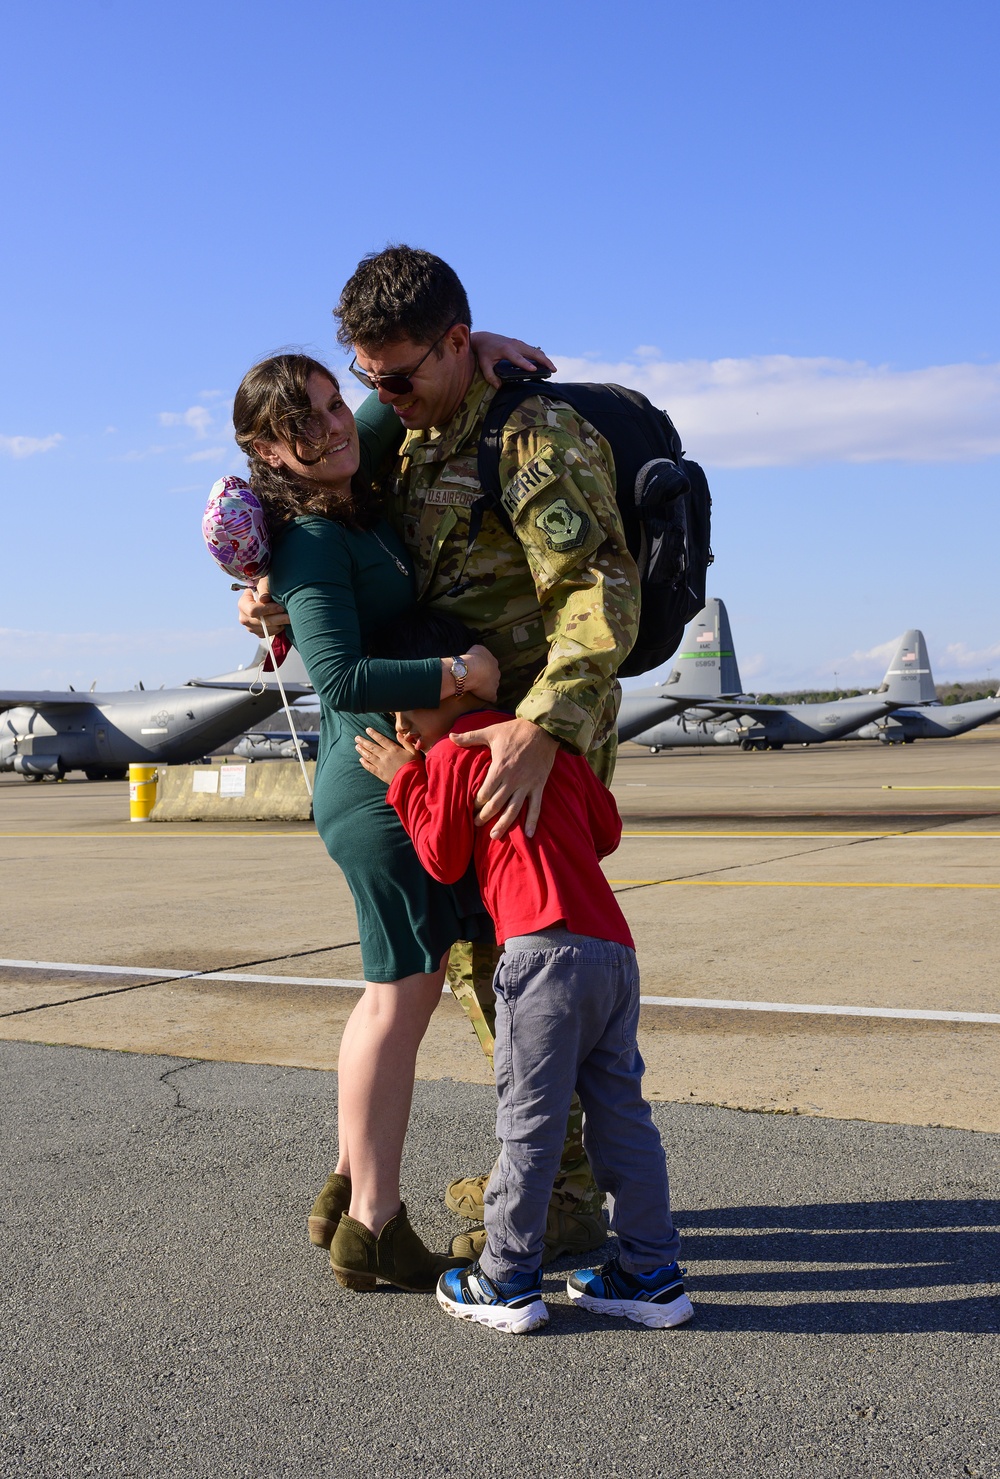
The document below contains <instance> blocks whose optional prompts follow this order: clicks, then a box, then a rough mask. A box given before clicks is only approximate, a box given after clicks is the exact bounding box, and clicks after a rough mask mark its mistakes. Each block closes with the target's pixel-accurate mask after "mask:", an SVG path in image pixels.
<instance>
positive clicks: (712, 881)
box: [608, 878, 1000, 889]
mask: <svg viewBox="0 0 1000 1479" xmlns="http://www.w3.org/2000/svg"><path fill="white" fill-rule="evenodd" d="M608 882H609V883H610V884H612V885H614V886H616V887H619V888H651V887H653V886H655V887H657V888H966V889H969V888H972V889H1000V883H841V882H838V883H832V882H831V883H823V882H820V881H819V880H815V881H814V880H812V879H808V880H803V881H802V882H800V883H793V882H792V881H791V880H790V879H771V878H609V879H608Z"/></svg>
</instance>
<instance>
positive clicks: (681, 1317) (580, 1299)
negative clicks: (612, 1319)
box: [566, 1285, 694, 1330]
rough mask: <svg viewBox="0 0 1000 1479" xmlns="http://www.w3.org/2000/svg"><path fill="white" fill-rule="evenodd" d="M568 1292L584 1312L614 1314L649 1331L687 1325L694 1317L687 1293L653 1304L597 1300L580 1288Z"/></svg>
mask: <svg viewBox="0 0 1000 1479" xmlns="http://www.w3.org/2000/svg"><path fill="white" fill-rule="evenodd" d="M566 1293H567V1294H568V1295H569V1297H570V1299H571V1300H572V1301H573V1303H574V1304H578V1305H579V1306H580V1308H581V1309H584V1310H592V1311H593V1313H594V1314H595V1315H615V1316H617V1317H618V1318H619V1319H625V1320H631V1321H632V1323H633V1324H635V1325H645V1326H646V1329H647V1330H670V1329H672V1328H673V1327H674V1326H675V1325H686V1324H687V1322H688V1320H691V1319H693V1318H694V1306H693V1305H692V1303H691V1301H690V1299H688V1297H687V1295H686V1294H681V1295H679V1296H678V1297H677V1299H672V1300H671V1301H670V1303H669V1304H650V1303H649V1302H648V1301H646V1300H641V1299H595V1298H594V1297H593V1295H592V1294H584V1293H583V1291H582V1290H581V1289H571V1288H570V1287H569V1285H567V1286H566Z"/></svg>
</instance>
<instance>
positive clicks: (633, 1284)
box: [438, 1258, 694, 1330]
mask: <svg viewBox="0 0 1000 1479" xmlns="http://www.w3.org/2000/svg"><path fill="white" fill-rule="evenodd" d="M455 1277H456V1275H455V1274H451V1273H448V1274H445V1275H444V1276H443V1279H452V1278H455ZM457 1277H459V1278H461V1277H463V1276H462V1275H461V1274H459V1275H457ZM443 1279H442V1282H443ZM440 1287H441V1286H440V1284H439V1285H438V1289H439V1291H440ZM566 1293H567V1294H568V1295H569V1297H570V1299H572V1300H573V1302H574V1304H579V1305H581V1306H582V1307H583V1308H584V1309H585V1310H594V1311H595V1313H596V1314H599V1315H624V1316H625V1318H626V1319H627V1320H634V1321H635V1323H636V1324H637V1325H646V1326H648V1327H649V1328H650V1329H651V1330H665V1329H667V1328H668V1327H669V1326H671V1325H683V1324H684V1322H685V1320H690V1319H691V1317H692V1315H693V1314H694V1309H693V1308H692V1305H691V1301H690V1299H688V1297H687V1295H686V1294H685V1293H684V1285H683V1283H682V1282H681V1270H680V1269H679V1268H678V1267H677V1265H676V1263H670V1264H668V1265H667V1266H666V1268H658V1269H654V1270H653V1272H652V1273H650V1274H629V1273H626V1272H625V1270H624V1269H623V1268H622V1266H621V1264H620V1263H619V1262H618V1259H617V1258H612V1260H611V1262H610V1263H605V1264H603V1265H602V1267H601V1268H579V1269H577V1270H576V1272H575V1273H572V1274H570V1276H569V1278H568V1279H567V1280H566ZM438 1298H439V1299H440V1298H441V1295H440V1292H439V1293H438Z"/></svg>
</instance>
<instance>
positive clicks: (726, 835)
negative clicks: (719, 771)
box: [622, 831, 1000, 842]
mask: <svg viewBox="0 0 1000 1479" xmlns="http://www.w3.org/2000/svg"><path fill="white" fill-rule="evenodd" d="M622 836H623V837H707V838H712V837H717V838H719V839H720V841H727V842H730V841H733V840H736V839H739V838H748V839H755V838H768V837H770V838H785V837H789V838H791V837H819V838H823V837H853V838H855V839H856V840H857V841H859V842H861V841H867V840H869V839H872V838H880V837H906V838H914V839H920V838H931V839H938V838H940V839H942V840H946V841H949V842H957V841H962V842H965V841H966V840H967V839H968V838H970V837H992V838H993V839H994V840H996V839H997V838H1000V832H933V831H930V832H653V831H649V832H623V833H622Z"/></svg>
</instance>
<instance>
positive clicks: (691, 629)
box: [618, 599, 742, 744]
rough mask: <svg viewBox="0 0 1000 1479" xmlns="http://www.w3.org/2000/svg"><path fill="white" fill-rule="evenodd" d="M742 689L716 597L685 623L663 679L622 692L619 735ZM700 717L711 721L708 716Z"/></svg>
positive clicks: (630, 736) (630, 735)
mask: <svg viewBox="0 0 1000 1479" xmlns="http://www.w3.org/2000/svg"><path fill="white" fill-rule="evenodd" d="M741 689H742V684H741V683H740V670H739V668H738V667H737V666H736V654H735V652H734V650H733V635H732V632H731V631H730V628H729V616H728V613H727V611H726V608H725V606H724V605H723V603H722V602H721V601H720V600H718V599H713V600H710V601H706V602H705V605H704V606H703V608H702V609H701V611H699V612H698V615H697V616H696V617H695V618H694V620H693V621H691V622H690V623H689V624H688V627H687V630H686V631H685V633H684V640H683V642H682V643H681V647H680V651H679V652H678V654H677V656H676V657H675V658H674V666H673V667H672V668H671V670H670V673H669V675H668V676H667V678H666V679H665V680H664V681H663V682H662V683H657V684H655V685H654V686H653V687H651V688H641V689H633V690H632V691H631V692H629V693H624V694H623V695H622V702H621V708H620V710H619V712H618V739H619V741H625V740H629V739H634V738H635V737H636V736H637V735H639V734H640V733H642V732H643V731H644V730H646V729H649V728H650V727H651V726H654V725H663V724H665V723H666V722H668V721H670V720H672V719H674V718H675V717H676V716H677V715H680V714H688V715H691V716H694V715H696V714H697V713H698V711H699V706H700V705H701V704H702V703H704V702H705V701H706V700H709V699H721V698H725V697H727V696H729V695H736V694H739V693H740V691H741ZM701 717H702V718H705V719H710V718H711V715H710V714H708V713H706V714H704V715H702V716H701ZM640 743H642V744H644V743H645V740H641V741H640Z"/></svg>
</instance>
